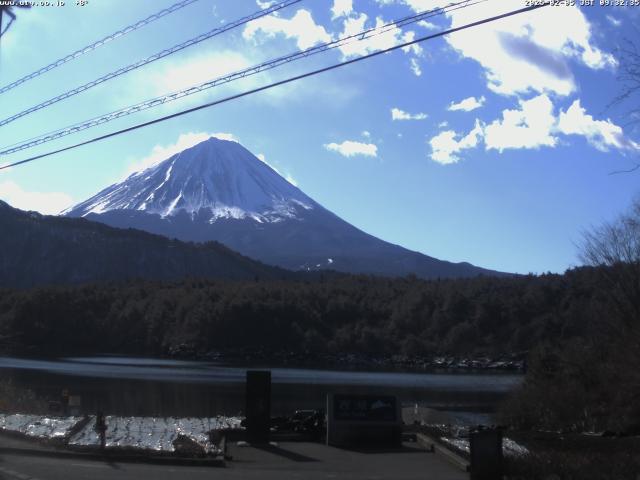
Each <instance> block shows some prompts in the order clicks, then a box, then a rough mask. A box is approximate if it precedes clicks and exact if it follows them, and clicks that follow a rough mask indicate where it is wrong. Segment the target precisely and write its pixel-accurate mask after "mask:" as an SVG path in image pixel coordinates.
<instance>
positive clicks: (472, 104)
mask: <svg viewBox="0 0 640 480" xmlns="http://www.w3.org/2000/svg"><path fill="white" fill-rule="evenodd" d="M485 101H486V98H484V97H480V98H476V97H469V98H465V99H464V100H462V101H460V102H458V103H454V102H451V104H450V105H449V108H448V110H449V111H450V112H455V111H458V110H462V111H464V112H471V111H473V110H476V109H478V108H480V107H482V106H483V105H484V102H485Z"/></svg>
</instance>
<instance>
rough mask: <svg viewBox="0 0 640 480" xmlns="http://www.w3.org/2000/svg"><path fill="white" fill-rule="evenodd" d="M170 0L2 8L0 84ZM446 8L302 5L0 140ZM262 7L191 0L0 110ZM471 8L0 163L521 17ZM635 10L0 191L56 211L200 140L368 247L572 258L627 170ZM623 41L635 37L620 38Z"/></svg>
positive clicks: (197, 126)
mask: <svg viewBox="0 0 640 480" xmlns="http://www.w3.org/2000/svg"><path fill="white" fill-rule="evenodd" d="M172 3H174V2H173V1H171V0H162V1H160V0H153V1H151V0H146V1H137V2H128V1H125V0H109V1H106V0H89V3H88V4H87V5H86V6H84V7H78V6H76V2H75V1H67V2H66V4H67V5H66V6H64V7H48V8H46V7H36V8H33V9H31V10H29V11H18V12H17V13H18V19H17V21H16V22H15V23H14V24H13V25H12V27H11V29H10V30H9V32H8V33H7V34H6V35H5V36H3V38H2V44H1V46H0V83H1V84H2V85H5V84H7V83H9V82H11V81H13V80H15V79H17V78H19V77H21V76H23V75H25V74H27V73H29V72H31V71H33V70H36V69H38V68H40V67H42V66H44V65H45V64H47V63H49V62H51V61H53V60H55V59H57V58H59V57H62V56H64V55H66V54H67V53H70V52H71V51H74V50H75V49H77V48H80V47H82V46H84V45H86V44H89V43H92V42H93V41H95V40H97V39H98V38H101V37H102V36H104V35H107V34H109V33H111V32H113V31H115V30H117V29H119V28H122V27H123V26H125V25H128V24H130V23H133V22H135V21H137V20H139V19H141V18H144V17H146V16H148V15H150V14H151V13H154V12H156V11H158V10H159V9H161V8H162V7H163V6H169V5H171V4H172ZM447 3H449V2H448V1H442V0H353V1H349V0H336V1H334V0H303V1H302V2H300V3H298V4H296V5H294V6H291V7H288V8H286V9H284V10H282V11H281V12H279V13H278V14H277V15H271V16H268V17H263V18H262V19H260V20H256V21H254V22H253V23H251V24H248V25H246V26H244V27H240V28H237V29H235V30H233V31H231V32H227V33H225V34H223V35H220V36H218V37H215V38H213V39H210V40H207V41H205V42H202V43H201V44H199V45H197V46H194V47H190V48H188V49H186V50H183V51H182V52H180V53H178V54H175V55H171V56H169V57H167V58H164V59H162V60H160V61H158V62H155V63H153V64H151V65H148V66H147V67H145V68H142V69H139V70H137V71H135V72H131V73H128V74H126V75H123V76H121V77H119V78H117V79H115V80H112V81H110V82H106V83H104V84H102V85H100V86H98V87H96V88H93V89H91V90H90V91H88V92H85V93H83V94H81V95H77V96H75V97H74V98H72V99H68V100H65V101H62V102H59V103H57V104H56V105H53V106H51V107H49V108H46V109H44V110H41V111H39V112H36V113H34V114H31V115H28V116H25V117H23V118H21V119H19V120H16V121H15V122H13V123H11V124H10V125H6V126H4V127H0V146H6V145H9V144H12V143H15V142H18V141H20V140H23V139H27V138H30V137H33V136H35V135H38V134H41V133H45V132H48V131H50V130H54V129H56V128H60V127H65V126H67V125H70V124H72V123H75V122H79V121H81V120H85V119H88V118H91V117H94V116H96V115H99V114H103V113H107V112H110V111H113V110H116V109H119V108H122V107H125V106H127V105H130V104H134V103H136V102H139V101H143V100H146V99H149V98H153V97H155V96H158V95H161V94H164V93H168V92H171V91H175V90H179V89H181V88H185V87H188V86H191V85H193V84H197V83H201V82H203V81H206V80H209V79H211V78H215V77H217V76H220V75H222V74H225V73H229V72H233V71H236V70H239V69H242V68H245V67H248V66H251V65H253V64H256V63H259V62H262V61H265V60H268V59H270V58H273V57H274V56H277V55H282V54H285V53H290V52H295V51H296V50H298V49H301V48H308V47H310V46H313V45H317V44H319V43H321V42H325V41H328V40H330V39H336V38H339V37H341V36H343V35H345V34H351V33H355V32H358V31H360V30H362V29H363V28H370V27H373V26H375V25H376V24H378V25H380V24H383V23H386V22H388V21H391V20H393V19H396V18H400V17H404V16H407V15H410V14H412V13H414V12H421V11H424V10H429V9H432V8H435V7H438V6H443V5H445V4H447ZM266 4H268V2H262V1H260V2H255V1H254V0H241V1H234V2H228V1H214V0H200V1H198V2H196V3H195V4H193V5H190V6H188V7H185V8H184V9H182V10H180V11H179V12H176V13H174V14H172V15H168V16H166V17H164V18H162V19H160V20H158V21H157V22H154V23H152V24H150V25H148V26H145V27H143V28H141V29H139V30H137V31H135V32H133V33H131V34H129V35H127V36H126V37H123V38H119V39H116V40H114V41H113V42H111V43H109V44H108V45H106V46H104V47H102V48H100V49H98V50H96V51H94V52H92V53H89V54H87V55H84V56H82V57H81V58H78V59H76V60H74V61H72V62H70V63H68V64H66V65H64V66H62V67H60V68H57V69H55V70H53V71H51V72H49V73H47V74H45V75H43V76H41V77H39V78H37V79H35V80H32V81H30V82H28V83H25V84H24V85H22V86H20V87H19V88H16V89H14V90H12V91H10V92H8V93H5V94H3V95H0V116H1V117H2V118H6V117H8V116H10V115H12V114H14V113H17V112H19V111H22V110H24V109H26V108H28V107H30V106H32V105H34V104H36V103H39V102H41V101H44V100H47V99H48V98H50V97H53V96H55V95H57V94H59V93H61V92H64V91H66V90H69V89H71V88H74V87H76V86H78V85H80V84H82V83H85V82H87V81H90V80H93V79H94V78H96V77H98V76H101V75H104V74H106V73H108V72H110V71H112V70H115V69H117V68H119V67H121V66H124V65H127V64H130V63H133V62H135V61H137V60H140V59H142V58H144V57H146V56H149V55H151V54H154V53H156V52H157V51H159V50H162V49H164V48H167V47H169V46H172V45H174V44H177V43H180V42H182V41H184V40H187V39H189V38H191V37H194V36H196V35H198V34H200V33H202V32H205V31H208V30H210V29H211V28H214V27H216V26H220V25H223V24H224V23H225V22H228V21H231V20H235V19H237V18H239V17H242V16H245V15H248V14H250V13H253V12H254V11H257V10H259V9H260V8H263V7H264V6H265V5H266ZM523 4H524V0H489V1H487V2H485V3H483V4H481V5H477V6H474V7H469V8H467V9H463V10H460V11H457V12H454V13H452V14H449V15H442V16H439V17H434V18H431V19H429V21H428V22H422V23H420V24H414V25H410V26H408V27H405V28H404V29H403V30H402V31H400V30H398V31H391V32H389V34H387V35H385V36H382V37H378V38H376V39H375V40H373V41H370V42H363V43H357V44H354V45H350V46H349V47H348V48H343V49H340V50H334V51H330V52H327V53H324V54H322V55H318V56H315V57H312V58H308V59H305V60H302V61H299V62H295V63H292V64H289V65H286V66H284V67H282V68H278V69H275V70H272V71H270V72H267V73H263V74H260V75H257V76H254V77H251V78H247V79H244V80H242V81H238V82H234V83H232V84H228V85H226V86H222V87H216V88H213V89H210V90H208V91H205V92H201V93H199V94H196V95H193V96H190V97H187V98H184V99H181V100H178V101H175V102H172V103H170V104H167V105H164V106H161V107H157V108H153V109H150V110H147V111H145V112H140V113H138V114H135V115H131V116H128V117H125V118H123V119H120V120H118V121H115V122H112V123H109V124H107V125H102V126H100V127H97V128H93V129H91V130H87V131H85V132H82V133H80V134H76V135H72V136H68V137H65V138H63V139H60V140H57V141H55V142H51V143H49V144H47V145H43V146H40V147H37V148H34V149H30V150H25V151H22V152H18V153H14V154H11V155H8V156H4V157H2V158H0V163H7V162H12V161H16V160H20V159H22V158H25V157H27V156H30V155H34V154H37V153H42V152H45V151H48V150H50V149H52V148H54V147H60V146H64V145H67V144H70V143H72V142H73V143H75V142H77V141H80V140H84V139H88V138H91V137H93V136H96V135H98V134H101V133H106V132H110V131H112V130H114V129H117V128H123V127H126V126H129V125H132V124H134V123H138V122H141V121H145V120H150V119H152V118H156V117H158V116H160V115H166V114H168V113H171V112H174V111H178V110H182V109H184V108H187V107H190V106H194V105H197V104H199V103H203V102H206V101H211V100H213V99H216V98H221V97H224V96H227V95H230V94H232V93H237V92H240V91H243V90H246V89H248V88H252V87H256V86H259V85H262V84H266V83H269V82H272V81H276V80H279V79H283V78H286V77H288V76H291V75H294V74H299V73H302V72H305V71H307V70H311V69H314V68H319V67H322V66H326V65H330V64H333V63H335V62H338V61H341V60H345V59H350V58H355V57H357V56H358V55H361V54H364V53H368V52H372V51H375V50H376V49H379V48H384V47H387V46H391V45H394V44H397V43H400V42H401V41H403V40H407V39H412V38H415V37H419V36H423V35H427V34H430V33H434V32H437V31H439V30H442V29H446V28H449V27H451V26H457V25H462V24H465V23H468V22H470V21H474V20H478V19H480V18H484V17H488V16H491V15H495V14H497V13H503V12H506V11H509V10H513V9H516V8H519V7H521V6H522V5H523ZM639 20H640V7H600V6H593V7H572V6H556V7H547V8H544V9H541V10H538V11H535V12H531V13H528V14H526V15H521V16H518V17H514V18H512V19H508V20H502V21H499V22H495V23H492V24H489V25H486V26H482V27H479V28H476V29H471V30H467V31H465V32H460V33H457V34H453V35H451V36H449V37H446V38H442V39H437V40H434V41H429V42H425V43H422V44H420V45H419V47H413V48H411V49H407V50H406V51H395V52H393V53H390V54H386V55H383V56H379V57H376V58H374V59H371V60H367V61H364V62H359V63H357V64H354V65H352V66H349V67H346V68H343V69H339V70H337V71H333V72H330V73H326V74H322V75H320V76H316V77H313V78H309V79H306V80H303V81H301V82H297V83H294V84H289V85H286V86H282V87H278V88H277V89H273V90H270V91H268V92H263V93H260V94H257V95H254V96H251V97H245V98H243V99H240V100H238V101H234V102H230V103H227V104H224V105H221V106H218V107H214V108H211V109H207V110H203V111H199V112H197V113H194V114H190V115H188V116H183V117H180V118H178V119H174V120H171V121H168V122H165V123H162V124H160V125H155V126H152V127H148V128H146V129H143V130H138V131H137V132H135V133H133V134H128V135H122V136H120V137H117V138H114V139H110V140H107V141H104V142H100V143H97V144H93V145H91V146H87V147H82V148H78V149H76V150H73V151H71V152H67V153H64V154H59V155H56V156H53V157H49V158H47V159H43V160H40V161H37V162H33V163H31V164H28V165H24V166H21V167H14V168H12V169H9V170H6V171H1V172H0V198H2V199H4V200H6V201H8V202H9V203H11V204H12V205H14V206H16V207H19V208H24V209H34V210H39V211H41V212H44V213H55V212H57V211H60V210H61V209H63V208H65V207H67V206H69V205H70V204H73V203H77V202H80V201H82V200H84V199H86V198H87V197H89V196H91V195H93V194H94V193H96V192H97V191H98V190H100V189H102V188H104V187H105V186H107V185H109V184H111V183H114V182H116V181H119V180H122V179H123V178H124V177H126V175H127V174H129V173H131V172H132V171H134V170H135V169H139V168H144V166H146V165H150V164H152V163H153V162H157V161H159V160H161V159H163V158H166V157H168V156H169V155H171V154H172V153H173V152H175V151H178V150H180V149H182V148H186V147H188V146H190V145H192V144H194V143H195V142H197V141H199V140H202V139H205V138H207V136H209V135H212V134H215V135H218V136H222V137H225V138H234V139H237V140H238V141H240V142H241V143H242V144H243V145H244V146H246V147H247V148H248V149H249V150H251V151H252V152H253V153H255V154H256V155H259V156H260V157H261V158H262V159H263V160H264V161H266V162H267V163H269V164H270V165H272V166H273V167H274V168H276V169H277V170H278V171H279V172H280V173H281V174H282V175H283V176H285V177H286V178H288V179H289V180H290V181H291V182H293V183H295V184H296V185H298V186H299V187H300V188H301V189H302V190H303V191H304V192H305V193H307V194H308V195H310V196H311V197H312V198H314V199H315V200H316V201H318V202H319V203H321V204H323V205H324V206H325V207H327V208H328V209H330V210H332V211H333V212H335V213H336V214H338V215H339V216H341V217H342V218H344V219H345V220H347V221H349V222H350V223H352V224H354V225H356V226H357V227H359V228H361V229H363V230H365V231H367V232H369V233H372V234H374V235H376V236H378V237H380V238H382V239H384V240H387V241H390V242H393V243H397V244H400V245H403V246H405V247H407V248H410V249H413V250H418V251H421V252H423V253H426V254H428V255H432V256H434V257H438V258H442V259H446V260H451V261H469V262H471V263H474V264H476V265H480V266H483V267H487V268H493V269H498V270H503V271H513V272H521V273H527V272H536V273H538V272H546V271H552V272H562V271H564V270H565V269H566V268H569V267H571V266H575V265H577V264H579V261H578V259H577V256H576V250H577V249H576V243H578V242H579V241H580V235H581V231H583V230H584V229H586V228H589V227H590V226H591V225H597V224H599V223H601V222H602V221H605V220H610V219H613V218H615V217H616V216H617V215H618V214H620V213H621V212H622V211H624V210H625V209H626V208H627V207H628V205H629V203H630V202H631V200H632V199H633V198H634V196H635V195H636V193H637V185H638V178H639V177H638V175H640V173H635V174H618V175H610V173H611V172H612V171H616V170H621V169H627V168H630V167H632V166H633V165H634V164H635V162H636V161H638V155H639V152H640V131H638V129H637V128H636V129H634V128H633V125H632V126H625V125H627V124H628V123H629V120H630V117H629V114H628V112H629V111H630V110H631V109H632V108H633V107H634V105H633V103H632V102H629V103H626V104H622V105H620V106H616V107H614V108H608V105H609V103H610V102H611V101H612V99H613V98H614V97H615V96H616V95H617V94H618V93H619V92H620V90H621V88H622V85H621V84H620V82H619V81H617V76H618V73H619V59H618V53H617V52H618V50H617V49H618V48H619V47H621V46H624V45H625V42H626V41H627V40H626V39H627V38H634V37H633V35H634V29H633V24H634V22H635V23H636V24H637V23H638V21H639ZM636 36H637V35H636Z"/></svg>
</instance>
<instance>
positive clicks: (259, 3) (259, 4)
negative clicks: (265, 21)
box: [256, 0, 277, 10]
mask: <svg viewBox="0 0 640 480" xmlns="http://www.w3.org/2000/svg"><path fill="white" fill-rule="evenodd" d="M256 3H257V4H258V6H259V7H260V8H261V9H262V10H265V9H267V8H269V7H271V6H273V5H275V4H276V3H277V2H276V1H275V0H272V1H270V2H261V1H260V0H256Z"/></svg>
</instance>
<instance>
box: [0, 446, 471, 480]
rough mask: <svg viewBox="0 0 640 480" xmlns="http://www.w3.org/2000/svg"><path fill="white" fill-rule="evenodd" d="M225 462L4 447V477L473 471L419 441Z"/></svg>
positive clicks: (53, 479) (236, 452)
mask: <svg viewBox="0 0 640 480" xmlns="http://www.w3.org/2000/svg"><path fill="white" fill-rule="evenodd" d="M229 453H230V454H231V455H233V457H234V458H233V461H231V462H227V467H226V468H216V467H184V466H174V465H154V464H143V463H118V462H102V461H87V460H84V459H60V458H55V457H51V456H48V455H47V456H45V455H42V456H41V455H23V454H17V453H6V452H3V453H0V478H2V479H3V480H5V479H6V480H63V479H64V480H76V479H78V480H80V479H87V480H89V479H90V480H110V479H122V480H139V479H146V478H150V479H153V480H169V479H172V480H173V479H181V480H182V479H195V480H198V479H205V478H207V479H211V478H216V479H223V480H224V479H229V480H235V479H264V480H281V479H284V480H286V479H304V480H315V479H378V480H385V479H393V480H413V479H416V480H417V479H421V480H429V479H433V480H466V479H468V478H469V477H468V475H467V474H465V473H463V472H461V471H460V470H457V469H456V468H455V467H452V466H450V465H449V464H448V463H446V462H445V461H444V460H443V459H442V458H441V457H439V456H437V455H435V454H433V453H427V452H425V451H423V450H420V449H418V448H417V447H415V446H407V447H406V448H405V449H404V450H403V451H401V452H392V453H359V452H352V451H346V450H339V449H336V448H331V447H326V446H323V445H319V444H313V443H282V444H280V445H278V446H277V447H267V448H253V447H238V446H236V445H233V446H231V447H230V449H229Z"/></svg>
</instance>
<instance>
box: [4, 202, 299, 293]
mask: <svg viewBox="0 0 640 480" xmlns="http://www.w3.org/2000/svg"><path fill="white" fill-rule="evenodd" d="M0 231H1V232H2V235H0V287H33V286H39V285H57V284H80V283H89V282H91V283H93V282H103V281H120V280H127V279H151V280H181V279H184V278H186V277H194V278H198V277H200V278H220V279H235V280H253V279H255V278H262V279H279V278H289V277H290V276H292V275H293V274H292V273H291V272H288V271H285V270H282V269H278V268H275V267H271V266H267V265H264V264H261V263H259V262H257V261H255V260H251V259H249V258H247V257H243V256H242V255H240V254H238V253H236V252H233V251H231V250H229V249H228V248H227V247H225V246H223V245H220V244H218V243H214V242H210V243H206V244H199V245H196V244H189V243H184V242H180V241H176V240H169V239H167V238H165V237H162V236H158V235H153V234H150V233H147V232H142V231H138V230H121V229H117V228H112V227H109V226H107V225H104V224H101V223H97V222H91V221H88V220H85V219H77V218H64V217H53V216H45V215H41V214H39V213H36V212H25V211H22V210H18V209H15V208H13V207H11V206H10V205H8V204H7V203H5V202H2V201H0Z"/></svg>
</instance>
